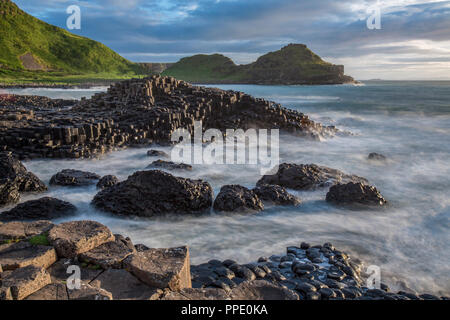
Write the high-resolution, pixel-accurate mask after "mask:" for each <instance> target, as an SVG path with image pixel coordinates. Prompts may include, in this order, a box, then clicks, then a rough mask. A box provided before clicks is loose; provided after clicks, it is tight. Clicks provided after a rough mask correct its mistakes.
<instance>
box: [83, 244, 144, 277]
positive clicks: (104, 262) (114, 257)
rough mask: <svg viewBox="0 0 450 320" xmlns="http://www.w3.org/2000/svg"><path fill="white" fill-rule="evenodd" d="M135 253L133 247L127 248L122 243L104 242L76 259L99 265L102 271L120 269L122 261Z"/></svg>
mask: <svg viewBox="0 0 450 320" xmlns="http://www.w3.org/2000/svg"><path fill="white" fill-rule="evenodd" d="M134 252H136V250H135V249H134V247H131V248H130V247H129V246H127V245H126V244H125V243H124V242H122V241H120V240H117V239H116V241H110V242H106V243H104V244H102V245H100V246H98V247H96V248H94V249H92V250H89V251H88V252H85V253H82V254H80V255H79V256H78V259H79V260H80V261H82V262H86V263H90V264H94V265H99V266H100V267H102V268H103V269H105V270H106V269H108V268H116V269H120V268H122V261H123V260H124V259H125V258H126V257H128V256H129V255H130V254H132V253H134Z"/></svg>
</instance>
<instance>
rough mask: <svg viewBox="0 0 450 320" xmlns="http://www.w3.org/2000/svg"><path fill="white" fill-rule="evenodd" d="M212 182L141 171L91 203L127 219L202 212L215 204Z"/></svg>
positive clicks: (104, 192)
mask: <svg viewBox="0 0 450 320" xmlns="http://www.w3.org/2000/svg"><path fill="white" fill-rule="evenodd" d="M212 199H213V191H212V188H211V186H210V185H209V183H207V182H204V181H202V180H191V179H185V178H180V177H175V176H173V175H171V174H170V173H167V172H163V171H159V170H149V171H138V172H135V173H134V174H133V175H131V176H130V177H128V179H127V180H125V181H123V182H120V183H118V184H116V185H115V186H112V187H110V188H108V189H105V190H102V191H100V192H99V193H98V194H97V195H96V196H95V197H94V199H93V200H92V204H93V205H94V206H95V207H97V208H99V209H101V210H104V211H107V212H111V213H113V214H118V215H127V216H145V217H150V216H155V215H160V214H166V213H200V212H204V211H206V210H209V208H210V207H211V205H212Z"/></svg>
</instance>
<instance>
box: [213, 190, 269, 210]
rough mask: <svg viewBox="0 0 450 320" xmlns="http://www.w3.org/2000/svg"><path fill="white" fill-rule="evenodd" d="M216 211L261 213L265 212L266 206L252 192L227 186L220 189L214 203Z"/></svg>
mask: <svg viewBox="0 0 450 320" xmlns="http://www.w3.org/2000/svg"><path fill="white" fill-rule="evenodd" d="M214 210H216V211H221V212H235V211H254V212H259V211H261V210H264V205H263V203H262V202H261V200H260V199H259V198H258V196H257V195H256V194H255V193H254V192H253V191H252V190H250V189H247V188H246V187H243V186H240V185H226V186H223V187H222V188H221V189H220V192H219V194H218V195H217V197H216V200H215V201H214Z"/></svg>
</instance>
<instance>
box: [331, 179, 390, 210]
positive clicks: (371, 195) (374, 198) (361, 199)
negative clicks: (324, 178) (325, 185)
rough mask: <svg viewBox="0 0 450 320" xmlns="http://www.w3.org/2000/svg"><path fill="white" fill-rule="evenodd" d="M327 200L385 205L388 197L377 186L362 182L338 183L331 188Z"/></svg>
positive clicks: (336, 202) (343, 203)
mask: <svg viewBox="0 0 450 320" xmlns="http://www.w3.org/2000/svg"><path fill="white" fill-rule="evenodd" d="M326 200H327V201H328V202H331V203H335V204H341V205H345V204H362V205H371V206H383V205H385V204H386V202H387V201H386V199H384V198H383V196H382V195H381V194H380V192H379V191H378V190H377V188H375V187H373V186H369V185H365V184H362V183H353V182H350V183H347V184H337V185H334V186H332V187H331V188H330V191H328V193H327V196H326Z"/></svg>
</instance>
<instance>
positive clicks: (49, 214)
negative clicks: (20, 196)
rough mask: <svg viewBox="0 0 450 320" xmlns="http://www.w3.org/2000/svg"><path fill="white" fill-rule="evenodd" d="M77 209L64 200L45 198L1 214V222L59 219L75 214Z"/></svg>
mask: <svg viewBox="0 0 450 320" xmlns="http://www.w3.org/2000/svg"><path fill="white" fill-rule="evenodd" d="M76 210H77V208H76V207H75V206H74V205H73V204H71V203H69V202H67V201H63V200H59V199H55V198H50V197H44V198H40V199H37V200H30V201H27V202H24V203H21V204H19V205H17V206H16V207H14V208H13V209H11V210H9V211H5V212H3V213H1V214H0V220H1V221H13V220H43V219H49V220H52V219H57V218H61V217H65V216H68V215H71V214H73V213H75V211H76Z"/></svg>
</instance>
